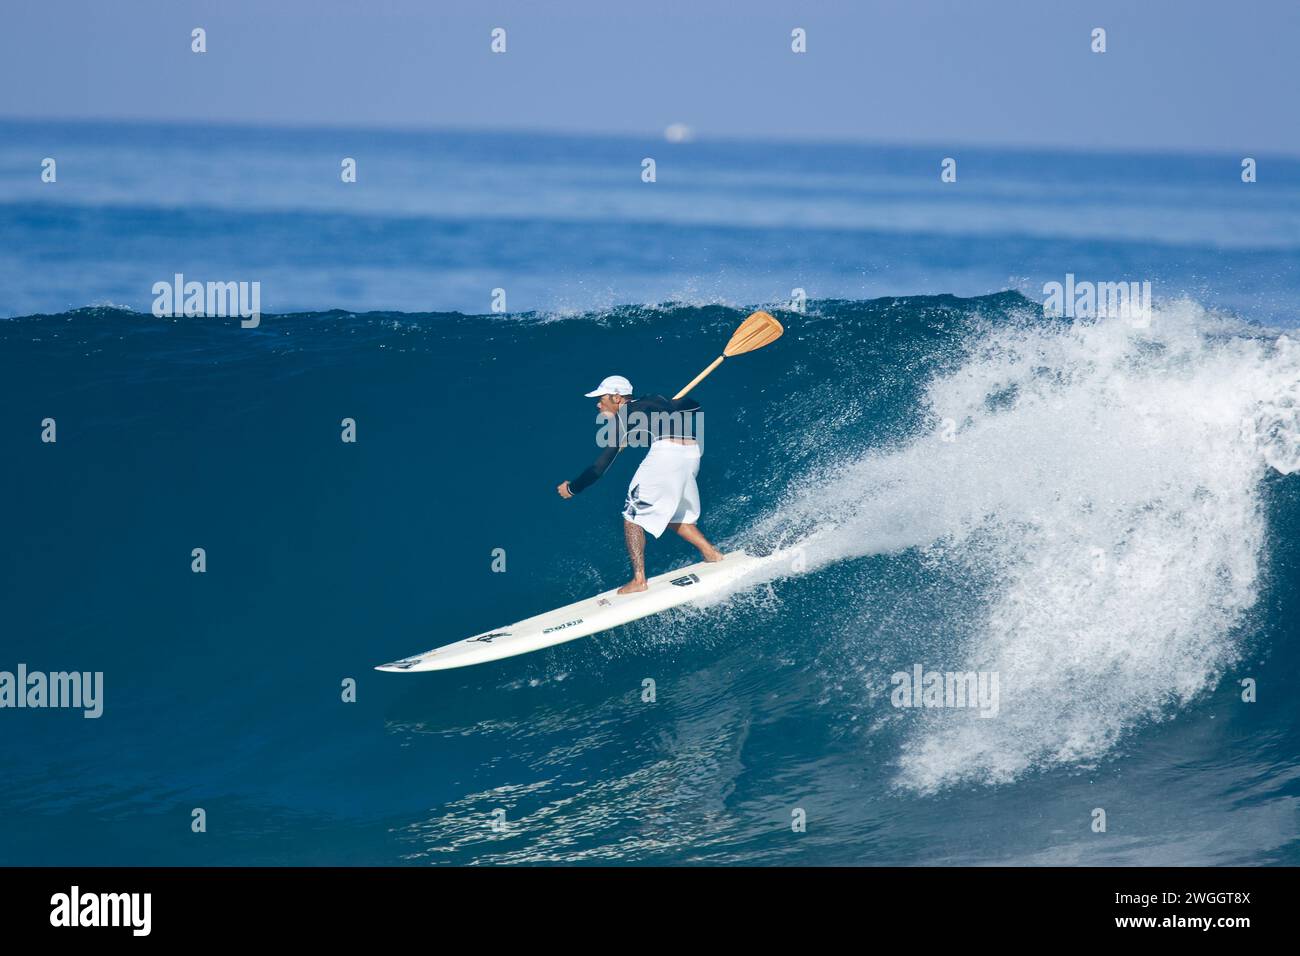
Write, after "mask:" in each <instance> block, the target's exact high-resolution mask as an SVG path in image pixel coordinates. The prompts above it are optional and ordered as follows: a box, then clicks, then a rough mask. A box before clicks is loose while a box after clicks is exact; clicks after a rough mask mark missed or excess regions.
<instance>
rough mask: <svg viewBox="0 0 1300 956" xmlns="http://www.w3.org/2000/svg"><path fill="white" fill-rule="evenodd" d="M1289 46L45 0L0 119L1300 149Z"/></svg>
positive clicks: (1192, 21)
mask: <svg viewBox="0 0 1300 956" xmlns="http://www.w3.org/2000/svg"><path fill="white" fill-rule="evenodd" d="M195 26H202V27H204V28H206V30H207V32H208V52H207V53H205V54H202V55H196V54H194V53H191V52H190V48H189V47H190V30H191V29H192V28H193V27H195ZM497 26H500V27H504V28H505V29H506V30H507V35H508V45H509V49H508V52H507V53H506V54H504V55H493V54H492V53H490V52H489V48H488V47H489V32H490V30H491V29H492V28H493V27H497ZM794 27H804V28H805V29H806V30H807V31H808V47H809V51H808V53H806V54H803V55H796V54H794V53H792V52H790V31H791V29H792V28H794ZM1094 27H1104V28H1105V29H1106V30H1107V41H1108V51H1107V52H1106V53H1104V54H1095V53H1092V52H1091V51H1090V49H1089V42H1090V32H1091V30H1092V29H1093V28H1094ZM1298 46H1300V3H1298V2H1296V0H1235V2H1227V0H1222V2H1214V3H1212V2H1204V0H1194V2H1185V0H1184V2H1175V0H1141V2H1134V0H1127V2H1077V0H988V2H973V0H968V2H960V0H951V2H940V0H911V2H907V0H897V2H894V0H885V2H856V3H855V2H840V0H819V2H805V3H793V2H773V0H748V2H744V3H741V2H722V0H693V2H684V0H660V2H646V3H630V2H624V0H604V2H590V0H529V2H491V0H486V2H485V0H478V2H467V0H426V2H416V0H368V2H356V0H349V2H344V0H310V2H308V0H211V2H190V0H112V2H105V0H42V2H40V3H10V4H6V5H5V6H4V9H3V12H0V116H6V117H24V118H94V119H122V118H130V119H145V120H180V121H190V122H210V121H217V122H236V123H251V124H273V125H311V126H317V125H329V126H333V125H338V126H379V127H419V128H428V127H453V128H454V127H461V128H464V127H469V128H479V129H521V128H523V129H541V130H555V131H575V132H609V133H637V134H644V133H657V132H658V131H660V130H662V129H663V128H664V127H665V126H667V125H668V124H670V123H675V122H681V123H686V124H689V125H690V126H691V127H692V128H693V129H694V130H695V131H696V134H697V135H698V136H700V137H702V138H705V137H707V138H758V139H775V140H780V139H804V140H807V139H839V140H865V141H876V142H890V143H925V144H939V145H943V144H953V145H964V144H988V145H1030V146H1047V147H1064V148H1077V149H1124V150H1130V149H1132V150H1192V151H1198V152H1225V153H1234V154H1239V155H1250V154H1254V153H1260V152H1268V151H1272V152H1287V153H1300V123H1297V122H1296V103H1297V102H1300V67H1297V65H1296V64H1297V62H1298V61H1300V55H1298V54H1297V47H1298Z"/></svg>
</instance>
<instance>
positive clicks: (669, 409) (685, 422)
mask: <svg viewBox="0 0 1300 956" xmlns="http://www.w3.org/2000/svg"><path fill="white" fill-rule="evenodd" d="M622 409H625V410H626V415H623V414H620V415H619V417H618V418H617V419H615V422H614V430H615V432H616V437H617V440H616V441H615V442H614V443H613V444H612V445H610V446H609V447H608V448H606V449H605V450H604V451H602V452H601V453H600V457H598V458H597V459H596V461H595V462H594V463H593V464H592V465H591V466H590V467H588V468H587V469H586V470H585V471H583V473H582V474H580V475H579V476H578V477H577V478H572V479H570V480H569V490H570V491H571V492H573V493H574V494H575V495H576V494H577V493H578V492H580V491H582V490H583V489H584V488H586V487H588V486H590V485H592V484H594V483H595V481H596V479H597V478H599V477H600V476H601V475H603V474H604V473H605V469H607V468H608V467H609V466H610V465H611V464H612V463H613V461H614V459H615V458H617V457H618V453H619V452H620V451H622V450H623V448H624V447H625V446H626V445H627V444H628V438H629V435H628V434H627V432H631V436H630V437H631V438H632V443H633V444H640V443H643V442H642V441H639V439H647V438H648V439H652V440H654V441H658V440H659V439H661V438H695V437H696V436H697V434H698V430H697V428H695V427H694V422H693V421H692V419H693V416H694V415H695V414H697V413H698V412H699V411H700V403H699V402H697V401H696V400H695V399H693V398H664V397H663V396H662V395H646V396H644V397H642V398H634V399H632V400H631V401H630V402H626V403H624V405H623V406H622ZM647 430H648V431H649V432H650V435H649V436H646V435H644V434H641V433H642V432H644V431H647Z"/></svg>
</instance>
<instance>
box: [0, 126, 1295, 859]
mask: <svg viewBox="0 0 1300 956" xmlns="http://www.w3.org/2000/svg"><path fill="white" fill-rule="evenodd" d="M3 133H4V135H3V137H0V224H2V225H3V230H4V235H5V237H6V239H8V240H9V241H8V242H6V243H5V244H4V246H3V248H0V314H3V315H5V316H8V317H9V318H10V320H9V321H0V500H3V501H4V502H5V504H6V515H5V522H4V540H5V546H4V547H3V548H0V581H3V584H2V585H0V609H2V610H3V615H2V619H0V670H13V669H14V668H16V667H17V665H18V664H19V663H24V664H26V665H27V667H28V668H29V669H31V670H41V671H58V670H78V671H102V672H103V673H104V682H105V691H104V697H105V700H104V714H103V716H102V717H100V718H99V719H95V720H87V719H83V718H82V717H81V715H80V713H79V712H76V711H60V710H14V709H3V710H0V768H2V769H3V779H4V781H5V786H4V787H3V788H0V862H5V863H50V864H86V863H91V864H101V863H129V864H279V863H300V864H325V863H344V864H381V863H410V864H417V865H418V864H433V863H458V864H467V863H478V864H491V863H512V862H516V863H518V862H526V863H552V862H571V863H607V862H621V863H732V864H737V863H759V864H814V863H822V864H875V863H880V864H948V863H961V864H985V863H1014V864H1035V863H1058V864H1103V863H1118V864H1143V863H1145V864H1194V863H1195V864H1276V863H1290V864H1295V863H1296V862H1298V861H1300V839H1298V837H1300V827H1298V824H1300V818H1298V816H1297V813H1298V811H1300V802H1298V801H1300V718H1298V717H1297V714H1296V710H1295V708H1294V706H1292V704H1291V701H1290V697H1289V690H1290V688H1291V687H1293V686H1295V683H1296V681H1297V680H1298V679H1300V652H1298V651H1297V647H1300V642H1298V641H1297V637H1300V634H1298V633H1297V631H1298V630H1300V628H1298V626H1297V624H1296V621H1297V616H1298V614H1297V612H1300V608H1298V607H1297V593H1296V587H1295V584H1296V581H1297V579H1298V577H1300V574H1298V569H1300V547H1298V546H1297V544H1296V541H1297V534H1296V532H1297V530H1298V529H1297V524H1298V523H1300V484H1298V483H1297V478H1296V472H1297V471H1298V470H1300V346H1298V345H1297V344H1296V342H1295V341H1294V338H1295V333H1294V331H1293V328H1294V325H1295V311H1294V303H1295V301H1296V300H1295V293H1296V291H1297V283H1298V281H1300V272H1298V271H1297V266H1298V265H1300V258H1298V257H1297V250H1300V225H1297V223H1298V222H1300V220H1297V218H1296V216H1295V213H1296V210H1297V201H1298V200H1300V191H1298V190H1300V185H1298V184H1300V164H1296V163H1294V162H1291V163H1289V164H1288V163H1287V162H1286V161H1283V160H1280V159H1273V160H1269V161H1267V162H1265V161H1264V160H1263V159H1261V167H1260V168H1261V177H1260V182H1259V183H1256V184H1254V185H1252V186H1247V185H1245V184H1242V183H1240V181H1239V179H1238V169H1237V161H1236V159H1234V158H1223V157H1219V158H1215V157H1160V156H1138V155H1134V156H1103V155H1078V156H1044V155H1031V154H1019V153H997V152H991V151H981V152H973V153H967V152H965V151H963V152H962V153H961V154H960V156H959V181H958V183H956V184H948V185H945V184H941V183H940V182H939V180H938V160H939V159H940V158H942V156H943V155H946V153H944V152H943V151H939V152H936V151H933V150H924V149H916V150H886V149H874V148H866V147H851V146H811V145H806V146H786V145H780V146H778V145H771V144H768V145H763V144H746V145H745V146H744V147H743V148H741V147H740V146H738V145H737V144H705V143H691V144H666V143H652V142H636V141H622V140H609V139H606V140H600V139H581V138H558V137H541V136H525V135H511V136H506V135H500V134H470V133H462V134H437V135H434V134H421V135H416V134H380V133H370V132H366V133H362V132H352V133H340V132H322V131H317V132H309V131H297V132H294V131H267V130H232V129H207V130H200V129H187V128H162V127H145V126H112V127H109V126H95V125H89V124H80V125H66V126H41V125H20V124H12V123H7V124H5V125H4V126H3ZM760 147H761V148H760ZM647 155H649V156H656V157H658V159H659V163H658V168H659V181H658V182H656V183H654V184H646V183H642V182H641V181H640V179H639V174H640V161H641V159H642V158H643V157H645V156H647ZM45 156H51V157H54V158H56V159H57V160H58V176H59V179H58V182H57V183H54V184H43V183H41V182H40V180H39V165H40V160H41V159H42V158H43V157H45ZM342 156H355V157H356V158H357V159H358V169H359V181H358V183H356V184H354V185H344V184H342V183H340V182H339V180H338V163H339V159H340V158H341V157H342ZM176 272H183V273H185V274H186V276H187V278H194V279H199V280H209V279H211V280H220V281H230V280H236V281H259V282H261V283H262V290H263V291H262V306H263V309H264V311H265V313H266V314H265V315H264V316H263V318H262V322H261V324H260V325H259V326H258V327H257V328H255V329H245V328H241V327H240V325H239V322H238V321H237V320H235V319H215V318H175V319H173V318H155V317H153V316H152V315H150V314H149V308H150V302H151V299H152V295H151V293H150V289H151V286H152V284H153V283H154V282H157V281H166V280H169V279H170V277H171V276H172V275H173V274H174V273H176ZM1067 273H1071V274H1075V275H1077V276H1079V277H1080V278H1083V279H1093V280H1094V281H1121V280H1134V281H1150V282H1151V283H1152V285H1153V290H1154V294H1155V297H1156V307H1155V309H1154V312H1153V315H1152V316H1151V317H1150V320H1149V321H1143V322H1135V321H1131V320H1126V319H1121V318H1105V317H1103V318H1100V319H1074V320H1071V319H1065V318H1047V317H1045V316H1044V315H1043V311H1042V308H1041V298H1042V297H1041V286H1042V283H1043V282H1045V281H1049V280H1057V281H1060V280H1062V279H1063V278H1064V276H1065V275H1066V274H1067ZM498 287H500V288H504V289H505V290H506V293H507V299H508V306H509V309H510V313H509V314H496V315H494V314H486V313H488V310H489V305H490V302H491V290H492V289H493V288H498ZM794 288H804V289H806V290H807V292H808V295H809V296H810V302H809V304H808V308H807V310H806V311H804V312H799V311H794V310H791V309H790V308H788V307H785V303H786V302H787V300H788V298H789V296H790V292H791V290H792V289H794ZM755 305H766V306H767V307H769V308H772V309H773V311H774V312H775V313H776V314H777V315H778V316H779V317H780V318H781V320H782V321H783V323H784V324H785V325H786V329H787V332H786V335H785V336H784V337H783V338H782V339H781V340H780V341H779V342H777V343H776V344H774V345H773V346H771V347H769V348H768V349H765V350H762V351H760V352H756V353H753V354H751V355H747V356H744V357H741V358H736V359H735V360H732V361H729V362H727V363H726V364H725V365H724V366H723V368H722V369H721V370H720V371H719V372H717V373H715V375H714V376H713V377H712V378H710V379H709V380H708V381H707V382H706V383H705V384H704V385H703V386H701V388H700V390H699V392H698V395H699V398H700V399H701V401H702V402H703V403H704V407H705V414H706V416H707V419H706V433H705V436H706V437H705V443H706V448H705V457H704V462H703V467H702V470H701V474H700V486H701V494H702V497H703V500H704V508H705V511H704V517H703V519H702V526H703V528H704V529H705V531H706V532H707V533H708V534H709V535H710V536H711V537H712V538H713V539H714V540H715V541H717V542H719V543H722V544H725V545H726V546H727V547H729V548H735V547H746V548H751V549H755V550H767V549H771V548H777V547H795V548H798V549H799V552H798V553H799V555H800V560H799V562H798V563H797V564H792V565H790V566H783V567H780V568H775V569H773V571H772V573H771V574H770V575H769V576H768V578H767V579H765V580H763V581H761V582H759V583H758V584H757V585H756V586H754V587H752V588H749V589H746V590H744V591H743V592H739V593H736V594H734V595H731V596H729V597H728V598H727V599H726V600H725V601H722V602H719V603H717V604H715V605H712V606H709V607H704V608H696V609H684V610H681V611H678V612H673V613H670V614H667V615H663V616H660V617H657V618H653V619H648V620H644V621H641V622H638V623H635V624H633V625H630V626H628V627H624V628H620V629H618V630H616V631H613V632H609V633H607V634H604V635H599V636H596V637H592V638H587V639H584V640H580V641H576V642H573V643H572V644H567V645H563V646H561V647H558V648H555V649H552V650H548V651H543V652H539V653H537V654H533V655H528V656H525V657H521V658H516V659H512V660H508V661H503V662H499V663H496V664H491V665H485V666H482V667H478V668H471V669H467V670H463V671H450V672H445V673H437V674H428V675H416V674H405V675H389V674H380V673H376V672H374V671H373V670H371V668H372V666H373V665H375V664H379V663H382V662H385V661H389V660H392V659H394V658H397V657H400V656H403V655H406V654H410V653H415V652H418V651H422V650H425V649H427V648H429V647H431V646H434V645H436V644H439V643H443V642H444V641H450V640H454V639H456V638H458V637H461V636H465V635H469V634H472V633H475V632H478V631H481V630H483V629H484V628H485V627H490V626H495V625H498V624H503V623H506V622H508V621H512V620H516V619H518V618H521V617H524V616H526V615H529V614H532V613H535V612H537V611H540V610H544V609H547V608H550V607H553V606H556V605H557V604H560V603H564V602H567V601H570V600H576V599H578V598H581V597H585V596H588V595H589V594H592V593H594V592H596V591H598V590H600V589H602V588H605V587H609V586H612V585H614V584H617V583H620V582H621V581H622V580H624V579H625V576H626V568H625V563H624V562H625V558H624V555H623V552H622V540H621V534H620V523H621V516H620V513H619V509H620V506H621V503H622V499H623V493H624V490H625V487H626V480H627V479H628V478H629V477H630V475H631V471H632V468H633V462H632V461H630V460H629V461H620V462H618V463H617V464H616V466H615V468H614V469H612V470H611V472H610V474H609V475H607V476H606V477H605V478H604V479H603V480H602V481H601V482H600V483H598V484H597V485H596V486H594V487H593V488H592V489H590V490H589V491H588V492H587V493H585V494H583V495H582V496H580V497H579V498H577V499H575V500H573V501H567V502H566V501H562V500H560V499H559V498H558V497H557V496H556V494H555V491H554V488H555V485H556V484H558V483H559V482H560V481H561V480H563V479H565V478H570V477H573V475H574V474H576V473H577V471H579V470H580V469H581V468H582V467H583V466H584V465H586V464H587V463H589V461H590V460H591V458H592V457H594V447H593V443H592V435H593V430H592V429H593V425H594V420H593V410H592V408H591V401H590V400H588V399H585V398H582V397H581V393H582V392H584V391H586V390H587V389H589V388H590V387H592V386H593V385H594V384H595V381H596V380H598V379H599V378H600V377H602V376H603V375H605V374H608V373H610V372H615V371H617V372H620V373H622V374H625V375H627V376H628V377H630V378H631V379H632V381H633V382H634V383H636V384H637V386H638V388H640V389H643V390H646V391H662V392H672V391H673V390H675V389H676V388H677V387H679V386H680V385H681V384H683V383H684V382H685V381H687V380H689V379H690V378H691V377H692V376H693V375H694V374H695V372H696V371H698V369H699V368H700V367H702V366H703V365H704V364H706V363H707V362H708V361H709V360H710V359H711V358H712V357H713V356H714V355H716V354H717V352H718V350H719V348H720V346H721V344H722V343H723V342H725V341H726V339H727V337H728V335H729V334H730V331H731V330H732V329H733V328H734V326H735V325H736V324H737V323H738V322H739V321H740V319H741V318H743V316H744V315H745V313H746V311H747V310H748V307H750V306H755ZM47 418H52V419H54V420H55V421H56V423H57V437H58V440H57V442H55V443H53V444H50V443H44V442H42V441H41V431H42V422H43V420H45V419H47ZM344 418H352V419H354V420H355V421H356V423H357V429H358V431H357V434H358V441H357V442H356V443H355V444H346V443H344V442H342V441H341V440H340V431H341V428H340V423H341V421H342V420H343V419H344ZM539 419H540V420H539ZM625 457H626V456H625ZM194 548H204V549H205V550H206V553H207V561H208V569H207V571H206V573H204V574H194V573H192V572H191V570H190V567H191V552H192V549H194ZM498 548H500V549H504V550H505V554H506V561H507V566H506V571H505V573H494V572H493V570H492V563H493V552H494V549H498ZM690 560H693V555H692V554H691V553H690V552H689V551H688V550H687V548H686V547H685V546H684V545H682V544H680V543H677V542H672V541H668V540H667V539H664V540H662V541H659V542H652V544H651V550H650V570H651V572H652V573H656V572H658V571H663V570H667V569H669V568H672V567H676V566H680V565H681V564H684V563H687V562H689V561H690ZM917 664H920V665H922V666H923V667H925V668H926V669H928V670H939V671H969V670H979V671H986V672H995V673H997V674H998V675H999V686H1000V708H999V711H998V713H997V715H996V716H994V717H990V718H983V717H980V716H979V715H978V714H977V713H975V712H972V711H969V710H959V709H946V708H937V709H901V708H898V707H895V706H893V704H892V703H891V692H892V690H893V686H892V684H891V675H893V674H894V673H896V672H900V671H910V670H911V668H913V667H914V666H915V665H917ZM348 678H352V679H354V680H355V681H356V682H357V701H356V702H355V703H344V702H343V701H342V700H341V694H342V688H341V684H342V682H343V681H344V680H346V679H348ZM647 679H650V680H653V681H654V686H655V690H656V694H655V700H654V701H653V702H647V701H645V700H643V691H644V687H645V684H644V682H645V681H646V680H647ZM1243 681H1248V682H1253V683H1254V686H1255V688H1256V693H1257V700H1256V701H1255V702H1253V703H1246V702H1244V701H1243V700H1242V695H1243V692H1244V691H1245V689H1246V688H1244V687H1243V683H1242V682H1243ZM195 808H203V809H204V810H205V811H206V814H207V832H206V833H202V834H196V833H193V832H191V826H190V824H191V812H192V811H193V810H194V809H195ZM1099 808H1100V809H1103V810H1104V811H1105V813H1106V820H1107V829H1106V832H1104V833H1096V832H1093V830H1092V827H1091V825H1092V823H1093V820H1094V817H1095V811H1096V810H1097V809H1099ZM498 811H504V816H503V819H504V826H503V827H497V828H494V827H493V825H492V824H493V821H494V819H498V817H499V816H500V815H499V814H498ZM796 811H803V812H804V813H805V814H806V817H807V829H806V832H802V833H797V832H792V829H791V821H792V815H793V814H794V813H795V812H796Z"/></svg>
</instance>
